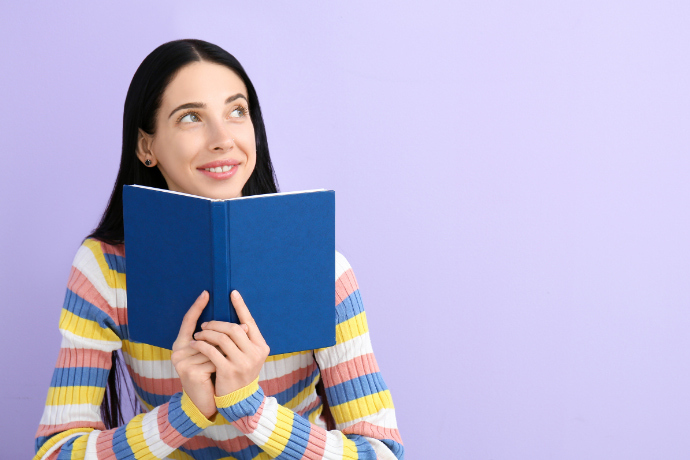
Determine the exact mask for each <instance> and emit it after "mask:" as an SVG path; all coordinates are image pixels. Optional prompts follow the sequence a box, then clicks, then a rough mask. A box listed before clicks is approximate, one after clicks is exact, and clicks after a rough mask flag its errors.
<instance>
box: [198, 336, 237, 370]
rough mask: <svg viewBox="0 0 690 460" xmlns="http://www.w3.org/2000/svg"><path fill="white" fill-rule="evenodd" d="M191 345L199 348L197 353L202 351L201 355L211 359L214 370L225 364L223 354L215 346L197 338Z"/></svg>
mask: <svg viewBox="0 0 690 460" xmlns="http://www.w3.org/2000/svg"><path fill="white" fill-rule="evenodd" d="M192 346H193V347H194V348H196V349H197V350H199V353H202V354H203V355H205V356H206V357H208V359H210V360H211V362H212V363H213V365H214V366H215V367H216V371H218V369H221V368H223V367H224V366H227V364H228V361H227V360H226V359H225V356H223V355H222V354H221V352H220V351H218V350H217V349H216V347H214V346H213V345H211V344H210V343H207V342H205V341H203V340H198V341H196V342H194V344H193V345H192Z"/></svg>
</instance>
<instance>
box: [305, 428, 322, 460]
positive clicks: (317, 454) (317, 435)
mask: <svg viewBox="0 0 690 460" xmlns="http://www.w3.org/2000/svg"><path fill="white" fill-rule="evenodd" d="M308 442H309V444H308V445H307V449H306V450H305V451H304V455H302V458H303V459H305V460H321V459H322V458H323V455H324V453H325V451H326V430H324V429H323V428H319V427H318V426H315V425H312V426H311V430H309V441H308Z"/></svg>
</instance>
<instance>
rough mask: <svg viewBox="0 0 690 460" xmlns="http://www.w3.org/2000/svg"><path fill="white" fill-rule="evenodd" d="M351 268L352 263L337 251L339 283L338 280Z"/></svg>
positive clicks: (336, 265)
mask: <svg viewBox="0 0 690 460" xmlns="http://www.w3.org/2000/svg"><path fill="white" fill-rule="evenodd" d="M350 268H352V267H350V262H348V261H347V259H346V258H345V256H344V255H342V254H341V253H339V252H338V251H335V280H336V281H338V278H340V276H341V275H342V274H343V273H345V272H346V271H348V270H349V269H350Z"/></svg>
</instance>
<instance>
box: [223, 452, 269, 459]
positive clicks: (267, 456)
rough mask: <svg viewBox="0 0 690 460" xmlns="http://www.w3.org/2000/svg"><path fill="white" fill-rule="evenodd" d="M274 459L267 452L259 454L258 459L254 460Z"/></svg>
mask: <svg viewBox="0 0 690 460" xmlns="http://www.w3.org/2000/svg"><path fill="white" fill-rule="evenodd" d="M227 458H228V459H233V460H234V458H235V457H227ZM272 458H273V457H271V456H270V455H268V454H267V453H266V452H259V455H257V456H256V457H254V458H252V460H271V459H272Z"/></svg>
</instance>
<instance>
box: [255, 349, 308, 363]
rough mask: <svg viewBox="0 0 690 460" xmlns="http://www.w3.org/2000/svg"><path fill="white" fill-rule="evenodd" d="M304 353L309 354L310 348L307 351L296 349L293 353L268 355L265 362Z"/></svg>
mask: <svg viewBox="0 0 690 460" xmlns="http://www.w3.org/2000/svg"><path fill="white" fill-rule="evenodd" d="M305 354H311V350H307V351H296V352H294V353H283V354H282V355H270V356H268V357H267V358H266V362H267V363H270V362H273V361H280V360H283V359H286V358H290V357H292V356H297V355H305Z"/></svg>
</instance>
